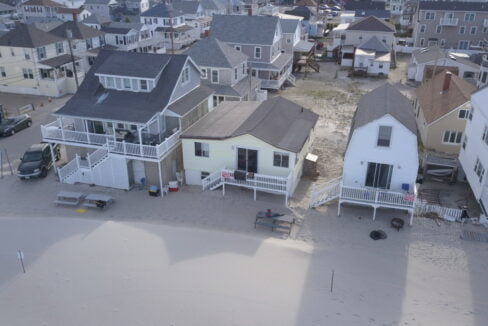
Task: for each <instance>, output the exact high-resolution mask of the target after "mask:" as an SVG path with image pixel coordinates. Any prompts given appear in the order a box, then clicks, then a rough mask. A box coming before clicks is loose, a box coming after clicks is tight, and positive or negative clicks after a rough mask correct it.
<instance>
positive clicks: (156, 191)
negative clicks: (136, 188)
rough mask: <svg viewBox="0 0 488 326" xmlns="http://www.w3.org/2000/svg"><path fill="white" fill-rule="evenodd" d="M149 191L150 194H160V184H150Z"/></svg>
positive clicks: (153, 195) (154, 195)
mask: <svg viewBox="0 0 488 326" xmlns="http://www.w3.org/2000/svg"><path fill="white" fill-rule="evenodd" d="M148 192H149V196H152V197H157V196H159V194H160V192H161V189H159V187H158V186H149V190H148Z"/></svg>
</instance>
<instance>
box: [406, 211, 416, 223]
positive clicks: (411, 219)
mask: <svg viewBox="0 0 488 326" xmlns="http://www.w3.org/2000/svg"><path fill="white" fill-rule="evenodd" d="M413 214H415V208H414V209H412V212H411V213H410V222H409V223H408V224H409V225H410V226H412V223H413Z"/></svg>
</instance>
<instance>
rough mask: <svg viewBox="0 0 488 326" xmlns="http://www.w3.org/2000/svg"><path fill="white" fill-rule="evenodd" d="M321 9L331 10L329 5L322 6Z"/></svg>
mask: <svg viewBox="0 0 488 326" xmlns="http://www.w3.org/2000/svg"><path fill="white" fill-rule="evenodd" d="M319 9H322V10H326V9H330V7H329V6H328V5H320V6H319Z"/></svg>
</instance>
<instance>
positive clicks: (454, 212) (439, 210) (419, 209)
mask: <svg viewBox="0 0 488 326" xmlns="http://www.w3.org/2000/svg"><path fill="white" fill-rule="evenodd" d="M415 213H416V214H417V215H423V214H427V213H435V214H437V215H439V217H441V218H444V217H446V216H449V217H452V218H454V219H458V218H460V217H461V215H462V214H463V210H462V209H458V208H450V207H442V206H438V205H431V204H428V203H427V202H426V201H424V200H418V201H417V205H416V206H415Z"/></svg>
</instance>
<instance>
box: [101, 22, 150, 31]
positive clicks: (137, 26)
mask: <svg viewBox="0 0 488 326" xmlns="http://www.w3.org/2000/svg"><path fill="white" fill-rule="evenodd" d="M142 26H143V24H141V23H123V22H111V23H108V24H105V25H104V26H102V31H104V32H105V33H112V34H127V33H129V31H130V30H131V29H134V30H136V31H140V30H141V28H142Z"/></svg>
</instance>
